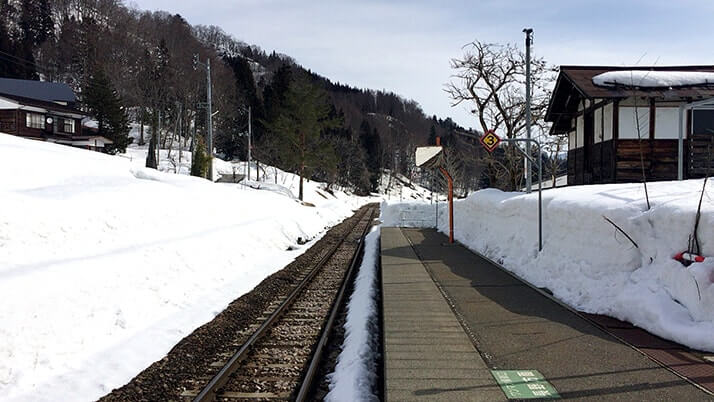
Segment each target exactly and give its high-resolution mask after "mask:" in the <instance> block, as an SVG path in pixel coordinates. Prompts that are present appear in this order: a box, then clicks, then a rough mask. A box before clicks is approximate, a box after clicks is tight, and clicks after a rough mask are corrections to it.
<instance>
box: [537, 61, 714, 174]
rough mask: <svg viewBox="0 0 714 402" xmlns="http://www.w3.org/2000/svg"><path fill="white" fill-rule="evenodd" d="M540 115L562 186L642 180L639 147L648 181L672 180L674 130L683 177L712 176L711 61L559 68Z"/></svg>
mask: <svg viewBox="0 0 714 402" xmlns="http://www.w3.org/2000/svg"><path fill="white" fill-rule="evenodd" d="M680 109H681V113H680ZM680 116H681V120H680ZM545 120H546V121H548V122H551V123H552V124H553V125H552V128H551V131H550V134H551V135H567V136H568V185H573V184H596V183H616V182H617V183H621V182H638V181H642V163H641V160H640V150H641V151H642V155H643V156H644V170H645V174H646V176H647V179H648V180H675V179H677V176H678V159H679V158H678V155H679V145H680V142H679V135H680V128H681V130H682V137H683V141H682V146H683V160H682V163H683V178H685V179H686V178H696V177H702V176H703V175H704V174H705V172H706V170H707V165H709V166H710V167H711V173H712V174H714V165H711V161H710V160H709V154H708V145H709V144H712V145H713V147H712V148H713V149H712V152H714V142H713V141H714V66H680V67H592V66H561V67H560V75H559V76H558V79H557V82H556V85H555V89H554V91H553V95H552V97H551V99H550V104H549V105H548V110H547V113H546V117H545ZM680 121H681V124H680Z"/></svg>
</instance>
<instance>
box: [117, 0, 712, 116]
mask: <svg viewBox="0 0 714 402" xmlns="http://www.w3.org/2000/svg"><path fill="white" fill-rule="evenodd" d="M130 5H133V6H135V7H137V8H140V9H147V10H157V9H160V10H165V11H168V12H170V13H172V14H175V13H178V14H181V15H182V16H183V17H184V18H186V19H187V20H188V21H189V22H190V23H191V24H204V25H217V26H220V27H221V28H223V29H224V30H225V31H227V32H229V33H230V34H232V35H234V36H235V37H236V38H238V39H240V40H243V41H245V42H247V43H249V44H255V45H258V46H260V47H261V48H263V49H264V50H266V51H268V52H269V51H272V50H275V51H277V52H280V53H285V54H287V55H290V56H292V57H293V58H294V59H295V60H296V61H297V62H298V63H300V64H302V65H303V66H305V67H306V68H310V69H311V70H313V71H315V72H317V73H319V74H321V75H324V76H326V77H328V78H330V79H331V80H333V81H339V82H343V83H347V84H350V85H353V86H358V87H364V88H372V89H385V90H388V91H393V92H395V93H398V94H400V95H402V96H404V97H406V98H411V99H414V100H416V101H417V102H419V104H421V106H422V108H423V109H424V112H425V113H426V114H428V115H432V114H436V115H438V116H439V117H442V118H443V117H447V116H450V117H452V118H453V119H454V120H455V121H457V122H458V123H459V124H461V125H463V126H465V127H473V126H475V121H474V118H473V117H472V116H471V115H470V114H469V112H468V111H467V107H466V106H458V107H455V108H452V107H450V102H449V98H448V96H447V95H446V94H445V93H444V91H443V86H444V84H445V83H447V82H448V81H449V79H450V75H451V73H452V72H451V70H450V68H449V60H450V59H451V58H454V57H459V56H460V55H461V54H462V50H461V48H462V46H463V45H465V44H466V43H469V42H471V41H473V40H475V39H478V40H481V41H485V42H493V43H507V42H511V43H517V44H518V45H519V46H523V33H522V32H521V31H522V29H523V28H524V27H532V28H533V29H534V38H535V43H534V48H533V51H534V54H535V55H537V56H542V57H544V58H545V59H546V60H547V61H548V62H549V63H550V64H555V65H561V64H585V65H587V64H599V65H634V64H636V63H638V61H639V64H640V65H652V64H656V65H677V64H714V51H712V49H713V47H712V45H711V43H710V40H708V38H707V37H711V36H710V33H711V32H712V29H711V27H710V25H711V18H712V16H713V15H714V1H707V0H670V1H658V0H649V1H643V0H632V1H628V0H620V1H610V0H608V1H598V2H593V1H578V0H570V1H561V0H552V1H537V0H532V1H507V0H501V1H499V0H483V1H477V0H474V1H443V2H436V1H433V2H431V1H377V0H365V1H329V2H328V1H321V2H318V1H308V0H302V1H297V0H293V1H283V0H280V1H276V0H181V1H180V2H179V1H175V0H134V1H132V2H130Z"/></svg>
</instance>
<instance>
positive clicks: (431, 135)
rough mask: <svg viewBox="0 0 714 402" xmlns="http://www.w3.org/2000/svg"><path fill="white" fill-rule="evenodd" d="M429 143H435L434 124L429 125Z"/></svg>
mask: <svg viewBox="0 0 714 402" xmlns="http://www.w3.org/2000/svg"><path fill="white" fill-rule="evenodd" d="M428 141H429V142H428V144H429V145H436V127H434V125H433V124H432V125H431V128H430V129H429V140H428Z"/></svg>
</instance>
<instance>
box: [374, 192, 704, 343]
mask: <svg viewBox="0 0 714 402" xmlns="http://www.w3.org/2000/svg"><path fill="white" fill-rule="evenodd" d="M709 184H710V186H708V191H707V194H705V196H704V203H703V206H702V218H701V222H700V227H699V240H700V244H701V247H702V253H703V254H704V255H705V256H708V258H707V259H706V260H705V261H704V262H703V263H697V264H693V265H691V266H690V267H689V268H685V267H683V266H682V265H681V264H680V263H678V262H677V261H675V260H673V259H672V257H673V256H674V255H675V254H677V253H679V252H681V251H683V250H685V249H686V248H687V242H688V239H689V236H690V234H691V233H692V231H693V229H694V220H695V215H696V208H697V203H698V200H699V194H700V190H701V188H702V180H688V181H683V182H657V183H649V184H648V187H649V194H650V202H651V203H652V208H651V209H650V210H649V211H647V208H646V204H645V199H644V191H643V188H642V185H641V184H609V185H593V186H573V187H566V188H559V189H551V190H548V191H545V192H543V203H544V215H543V216H544V218H543V220H544V227H543V251H542V252H541V253H539V252H538V227H537V213H538V212H537V211H538V209H537V201H538V194H537V192H533V193H532V194H530V195H526V194H523V193H504V192H501V191H498V190H494V189H487V190H481V191H478V192H475V193H473V194H471V195H470V196H469V197H468V198H466V199H463V200H456V201H455V202H454V221H455V222H454V227H455V238H456V240H458V241H459V242H461V243H463V244H465V245H466V246H468V247H469V248H471V249H472V250H475V251H477V252H479V253H481V254H483V255H485V256H487V257H488V258H490V259H492V260H494V261H497V262H499V263H501V264H502V265H503V266H505V268H506V269H508V270H510V271H512V272H514V273H515V274H517V275H519V276H520V277H522V278H524V279H525V280H527V281H528V282H530V283H532V284H534V285H535V286H538V287H545V288H548V289H550V290H551V291H552V292H553V294H554V295H555V297H557V298H559V299H560V300H562V301H564V302H565V303H567V304H569V305H571V306H573V307H575V308H577V309H578V310H581V311H585V312H588V313H597V314H605V315H609V316H612V317H615V318H618V319H622V320H626V321H629V322H632V323H633V324H635V325H637V326H639V327H642V328H644V329H646V330H648V331H650V332H652V333H654V334H656V335H659V336H661V337H664V338H667V339H670V340H674V341H676V342H679V343H682V344H684V345H687V346H690V347H692V348H695V349H701V350H707V351H714V336H712V334H714V284H713V282H714V199H713V196H714V189H712V186H711V184H712V183H709ZM438 210H439V218H438V228H439V230H440V231H441V232H444V233H446V232H447V231H448V220H447V217H448V215H447V214H446V205H445V204H439V207H438ZM435 215H436V206H435V205H430V204H429V203H424V202H421V203H419V202H413V203H405V204H400V203H385V204H383V206H382V221H383V224H384V225H385V226H390V225H392V226H426V227H433V226H434V225H435V222H436V220H437V218H436V216H435ZM603 216H607V217H608V218H609V219H611V220H612V221H613V222H615V223H616V224H617V225H618V226H620V227H621V228H622V229H623V230H624V231H625V232H627V233H628V234H629V235H630V236H631V237H632V238H633V240H634V241H635V242H636V243H637V244H638V246H639V247H635V246H634V245H633V244H632V243H631V242H630V241H629V240H628V239H627V238H626V237H625V236H623V235H622V234H621V233H619V232H618V231H617V230H616V229H615V227H613V226H612V225H611V224H610V223H608V222H607V221H606V220H605V219H604V218H603ZM404 222H408V223H409V224H408V225H405V224H404ZM420 222H423V223H422V224H420Z"/></svg>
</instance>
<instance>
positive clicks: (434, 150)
mask: <svg viewBox="0 0 714 402" xmlns="http://www.w3.org/2000/svg"><path fill="white" fill-rule="evenodd" d="M440 154H441V147H418V148H417V149H416V158H415V159H416V165H417V166H422V165H426V166H425V167H426V168H430V167H433V166H430V165H431V164H432V162H435V159H436V158H437V157H438V156H439V155H440ZM427 162H429V163H427Z"/></svg>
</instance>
